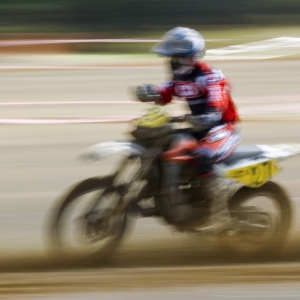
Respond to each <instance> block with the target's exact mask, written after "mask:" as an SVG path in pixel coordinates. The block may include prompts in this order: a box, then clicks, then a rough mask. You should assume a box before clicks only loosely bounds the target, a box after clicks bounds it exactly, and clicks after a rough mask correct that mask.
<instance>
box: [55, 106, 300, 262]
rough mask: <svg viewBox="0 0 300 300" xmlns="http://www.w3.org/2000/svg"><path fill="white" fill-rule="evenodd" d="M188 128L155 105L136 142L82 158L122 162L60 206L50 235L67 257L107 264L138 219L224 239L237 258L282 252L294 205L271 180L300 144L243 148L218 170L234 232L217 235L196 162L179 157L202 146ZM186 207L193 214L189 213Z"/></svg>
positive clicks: (107, 146) (97, 148)
mask: <svg viewBox="0 0 300 300" xmlns="http://www.w3.org/2000/svg"><path fill="white" fill-rule="evenodd" d="M184 122H185V119H184V116H179V117H171V116H169V115H168V114H167V113H166V112H165V111H164V110H163V108H162V107H160V106H157V105H154V106H152V107H151V108H150V109H149V110H148V112H147V113H146V114H145V115H144V116H143V117H141V118H140V119H139V120H138V124H137V126H136V127H135V129H134V131H133V132H132V136H133V139H131V140H128V141H110V142H104V143H99V144H96V145H93V146H91V147H89V148H88V149H87V150H86V151H85V152H84V153H83V154H82V155H81V157H82V158H83V159H84V160H87V161H91V162H93V161H98V160H102V159H104V158H106V157H109V156H112V155H116V154H119V155H122V160H121V162H120V163H119V164H118V166H117V170H116V171H115V173H113V174H112V175H109V176H105V177H93V178H89V179H86V180H83V181H82V182H79V183H77V184H76V185H75V186H73V187H72V188H71V190H70V191H68V192H67V194H66V195H64V196H63V197H62V198H61V199H60V200H59V201H58V208H57V209H56V210H55V211H53V213H52V218H51V225H50V230H51V232H50V236H51V242H52V245H54V246H55V249H56V250H58V251H59V253H61V254H67V255H76V257H77V255H79V257H83V256H84V257H86V256H87V255H88V256H91V257H93V258H96V259H98V260H100V261H106V260H107V259H108V258H109V257H111V255H112V254H113V252H114V250H115V249H116V248H117V246H118V245H119V243H120V242H121V240H122V238H123V237H124V234H125V232H126V229H127V228H128V226H129V223H130V221H132V220H133V219H134V218H138V217H157V218H160V219H161V220H163V221H164V222H165V223H166V224H168V225H170V226H172V227H173V228H175V229H176V230H178V231H179V232H186V233H191V234H193V235H195V236H212V237H216V238H217V241H218V242H217V243H219V244H220V245H219V247H220V249H221V250H222V251H225V250H226V249H227V250H230V254H231V255H239V256H243V255H244V256H247V257H260V256H264V257H265V256H270V255H271V254H275V253H279V252H280V250H281V249H282V247H283V245H284V242H285V239H286V236H287V233H288V230H289V227H290V223H291V219H292V205H291V201H290V198H289V196H288V195H287V193H286V192H285V190H284V189H283V188H282V187H281V186H280V185H279V184H277V183H275V182H272V181H270V179H271V178H272V177H273V176H275V175H276V174H278V173H279V172H280V170H281V168H280V166H279V163H280V162H281V161H283V160H285V159H288V158H290V157H292V156H295V155H297V154H300V144H278V145H241V146H238V147H237V149H236V150H235V151H234V152H233V153H232V154H231V155H230V156H228V157H227V158H225V159H224V160H222V161H221V162H220V163H217V164H215V165H214V172H215V174H217V176H219V177H220V178H222V180H223V181H224V184H226V186H227V192H228V207H229V211H230V214H231V218H232V226H231V228H228V229H226V230H224V231H222V232H219V233H213V232H211V231H210V230H207V222H208V219H209V216H210V204H209V202H208V201H207V199H206V197H205V195H204V194H203V193H202V190H201V179H199V176H197V174H198V172H197V171H196V165H195V162H194V159H193V157H192V156H191V154H190V153H189V152H188V151H187V150H186V149H185V148H184V147H182V149H181V152H180V153H178V151H173V152H172V150H173V149H174V147H176V145H178V143H181V145H188V144H189V143H190V142H191V141H192V140H194V138H193V134H192V128H191V127H190V126H189V125H188V126H185V127H184V126H182V124H184ZM172 153H173V154H172ZM186 207H188V208H192V209H190V210H189V213H186V214H183V213H182V211H183V210H184V208H186Z"/></svg>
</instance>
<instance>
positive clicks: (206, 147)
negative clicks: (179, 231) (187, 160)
mask: <svg viewBox="0 0 300 300" xmlns="http://www.w3.org/2000/svg"><path fill="white" fill-rule="evenodd" d="M239 141H240V136H239V135H238V134H237V133H236V131H234V130H233V128H232V127H231V126H230V125H227V126H226V125H225V126H218V127H217V128H214V129H212V130H211V131H210V132H209V133H208V134H207V136H206V137H205V138H204V139H203V140H201V143H200V147H199V149H197V150H196V151H195V152H194V155H195V157H196V160H197V162H198V165H199V176H200V179H201V186H202V191H203V195H204V196H205V197H206V199H207V200H208V201H209V203H210V211H211V215H210V222H209V227H210V228H211V230H212V231H215V232H219V231H222V230H226V229H228V227H229V226H230V224H231V219H230V213H229V211H228V199H229V196H230V191H229V185H228V182H227V181H226V180H225V179H223V178H220V177H218V176H217V175H216V174H214V172H213V163H214V162H216V161H220V160H222V159H224V158H225V157H227V156H228V155H229V154H230V153H231V152H232V151H233V150H234V148H235V147H236V146H237V145H238V143H239Z"/></svg>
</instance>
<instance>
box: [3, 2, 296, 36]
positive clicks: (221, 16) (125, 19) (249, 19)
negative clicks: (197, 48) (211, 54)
mask: <svg viewBox="0 0 300 300" xmlns="http://www.w3.org/2000/svg"><path fill="white" fill-rule="evenodd" d="M299 17H300V1H299V0H285V1H283V0H226V1H225V0H210V1H207V0H205V1H204V0H182V1H178V0H173V1H171V0H151V1H148V0H144V1H141V0H109V1H107V0H106V1H103V0H102V1H100V0H85V1H83V0H73V1H70V0H9V1H8V0H0V28H1V32H9V31H10V32H13V31H15V32H47V31H48V32H72V31H73V32H106V31H118V32H126V31H131V32H133V31H134V32H137V31H141V32H145V31H149V30H150V31H161V30H166V29H169V28H171V27H174V26H193V27H198V26H207V27H208V26H221V25H286V24H290V25H297V24H299V20H300V18H299Z"/></svg>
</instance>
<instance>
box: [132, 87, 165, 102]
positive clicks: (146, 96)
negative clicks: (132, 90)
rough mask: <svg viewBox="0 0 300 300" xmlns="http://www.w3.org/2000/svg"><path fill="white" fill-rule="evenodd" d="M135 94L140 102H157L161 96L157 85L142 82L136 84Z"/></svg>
mask: <svg viewBox="0 0 300 300" xmlns="http://www.w3.org/2000/svg"><path fill="white" fill-rule="evenodd" d="M136 95H137V97H138V99H139V100H140V101H142V102H155V103H159V100H160V98H161V95H160V93H159V92H158V87H157V86H155V85H153V84H142V85H139V86H137V88H136Z"/></svg>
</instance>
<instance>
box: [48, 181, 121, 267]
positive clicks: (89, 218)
mask: <svg viewBox="0 0 300 300" xmlns="http://www.w3.org/2000/svg"><path fill="white" fill-rule="evenodd" d="M112 182H113V177H105V178H90V179H87V180H84V181H82V182H80V183H79V184H77V185H76V186H75V187H74V188H73V189H72V190H71V191H70V192H69V193H68V194H67V195H66V196H64V197H63V198H62V199H61V200H60V201H59V207H58V209H57V210H56V211H55V213H54V215H53V217H52V220H51V226H50V230H51V232H50V235H51V241H52V243H53V245H54V247H55V249H56V250H57V251H58V252H59V253H60V254H63V255H67V257H69V258H70V257H71V258H74V257H75V258H83V257H92V258H94V259H96V260H98V261H104V260H107V259H108V258H109V257H110V256H111V255H112V254H113V252H114V250H115V249H116V247H117V246H118V245H119V243H120V241H121V239H122V237H123V235H124V233H125V229H126V226H127V215H126V212H125V211H124V204H123V199H122V196H121V195H120V194H119V193H118V192H117V190H116V188H115V187H114V186H113V184H112Z"/></svg>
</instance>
